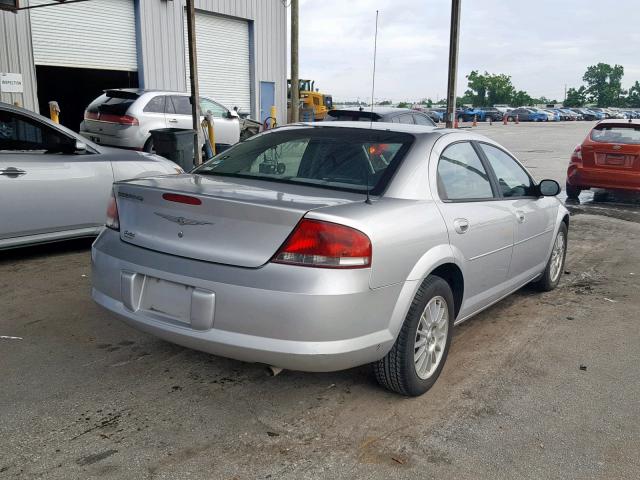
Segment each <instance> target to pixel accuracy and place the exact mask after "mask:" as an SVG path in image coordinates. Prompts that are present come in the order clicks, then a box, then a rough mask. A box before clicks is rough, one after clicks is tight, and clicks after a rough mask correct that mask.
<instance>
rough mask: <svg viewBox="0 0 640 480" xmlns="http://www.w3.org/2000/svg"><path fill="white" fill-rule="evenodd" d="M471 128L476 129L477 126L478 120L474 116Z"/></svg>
mask: <svg viewBox="0 0 640 480" xmlns="http://www.w3.org/2000/svg"><path fill="white" fill-rule="evenodd" d="M471 126H472V127H477V126H478V118H477V117H476V115H474V116H473V123H472V124H471Z"/></svg>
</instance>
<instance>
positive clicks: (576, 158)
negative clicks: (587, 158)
mask: <svg viewBox="0 0 640 480" xmlns="http://www.w3.org/2000/svg"><path fill="white" fill-rule="evenodd" d="M571 161H572V162H574V163H579V162H582V145H578V146H576V148H575V150H574V151H573V153H572V154H571Z"/></svg>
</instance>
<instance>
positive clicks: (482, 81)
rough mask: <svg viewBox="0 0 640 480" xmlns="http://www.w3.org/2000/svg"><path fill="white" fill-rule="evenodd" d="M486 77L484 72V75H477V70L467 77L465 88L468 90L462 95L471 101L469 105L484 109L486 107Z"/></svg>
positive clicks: (486, 74)
mask: <svg viewBox="0 0 640 480" xmlns="http://www.w3.org/2000/svg"><path fill="white" fill-rule="evenodd" d="M488 75H489V74H488V73H486V72H485V74H484V75H483V74H481V73H478V71H477V70H473V71H472V72H471V73H470V74H469V75H467V86H468V87H469V88H468V90H467V91H466V92H464V94H465V97H469V98H470V99H471V103H473V105H474V106H475V107H484V106H485V105H487V87H488V79H487V76H488Z"/></svg>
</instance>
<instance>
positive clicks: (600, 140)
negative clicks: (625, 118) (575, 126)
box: [582, 123, 640, 171]
mask: <svg viewBox="0 0 640 480" xmlns="http://www.w3.org/2000/svg"><path fill="white" fill-rule="evenodd" d="M582 161H583V164H584V166H585V167H591V168H605V169H612V170H634V171H640V125H638V124H635V123H633V124H616V123H603V124H600V125H597V126H596V127H595V128H594V129H593V130H592V132H591V134H590V136H589V138H588V139H587V141H586V142H585V143H584V145H583V149H582Z"/></svg>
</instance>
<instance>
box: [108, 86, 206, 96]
mask: <svg viewBox="0 0 640 480" xmlns="http://www.w3.org/2000/svg"><path fill="white" fill-rule="evenodd" d="M104 92H127V93H135V94H138V95H140V96H142V95H144V94H145V93H164V94H170V95H190V94H189V92H179V91H177V90H161V89H156V88H107V89H105V90H104ZM200 96H201V97H205V98H209V97H206V96H205V95H200Z"/></svg>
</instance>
